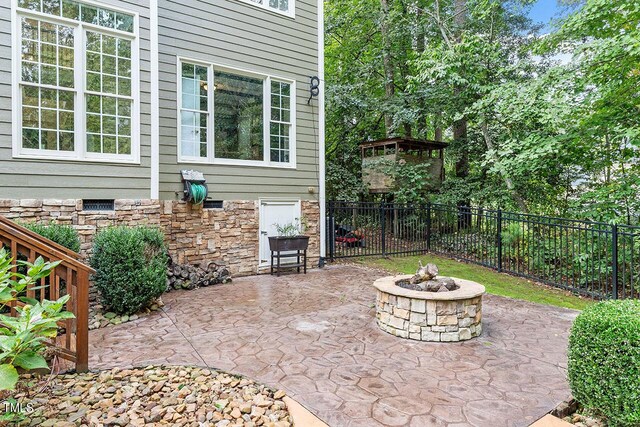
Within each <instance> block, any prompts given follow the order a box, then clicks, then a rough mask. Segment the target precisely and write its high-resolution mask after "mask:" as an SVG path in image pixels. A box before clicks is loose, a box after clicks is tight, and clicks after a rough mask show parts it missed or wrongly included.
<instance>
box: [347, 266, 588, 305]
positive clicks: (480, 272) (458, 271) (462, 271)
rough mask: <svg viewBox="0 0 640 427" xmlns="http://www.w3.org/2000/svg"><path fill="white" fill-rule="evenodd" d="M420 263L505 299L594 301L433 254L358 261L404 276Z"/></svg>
mask: <svg viewBox="0 0 640 427" xmlns="http://www.w3.org/2000/svg"><path fill="white" fill-rule="evenodd" d="M418 260H421V261H422V263H423V264H425V263H427V262H432V263H434V264H436V265H437V266H438V269H439V270H440V274H441V275H443V276H452V277H459V278H460V279H467V280H473V281H474V282H479V283H481V284H482V285H484V286H485V288H486V289H487V293H489V294H493V295H501V296H504V297H509V298H515V299H521V300H525V301H531V302H537V303H539V304H546V305H554V306H557V307H565V308H572V309H574V310H582V309H584V308H586V307H587V306H588V305H590V304H593V303H594V302H595V301H593V300H591V299H588V298H583V297H580V296H577V295H574V294H572V293H570V292H566V291H563V290H561V289H555V288H552V287H550V286H545V285H541V284H538V283H533V282H531V281H529V280H526V279H523V278H519V277H515V276H511V275H508V274H503V273H498V272H496V271H494V270H490V269H488V268H485V267H481V266H478V265H474V264H466V263H464V262H460V261H454V260H452V259H449V258H443V257H439V256H435V255H432V254H426V255H421V256H411V257H406V258H405V257H402V258H368V259H365V258H361V259H358V260H357V262H358V263H361V264H365V265H369V266H372V267H378V268H384V269H385V270H389V271H392V272H397V273H402V274H414V273H415V272H416V268H417V267H418Z"/></svg>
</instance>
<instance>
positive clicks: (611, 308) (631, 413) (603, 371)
mask: <svg viewBox="0 0 640 427" xmlns="http://www.w3.org/2000/svg"><path fill="white" fill-rule="evenodd" d="M569 383H570V385H571V390H572V392H573V395H574V397H575V398H576V400H578V401H579V402H580V403H582V404H583V405H584V406H586V407H588V408H591V409H594V410H596V411H597V412H599V413H601V414H602V415H604V416H605V417H606V418H607V421H608V425H610V426H638V425H640V301H636V300H624V301H605V302H601V303H598V304H595V305H593V306H590V307H588V308H586V309H585V310H584V311H583V312H582V313H581V314H580V315H579V316H578V318H577V319H576V320H575V322H574V324H573V327H572V329H571V334H570V337H569Z"/></svg>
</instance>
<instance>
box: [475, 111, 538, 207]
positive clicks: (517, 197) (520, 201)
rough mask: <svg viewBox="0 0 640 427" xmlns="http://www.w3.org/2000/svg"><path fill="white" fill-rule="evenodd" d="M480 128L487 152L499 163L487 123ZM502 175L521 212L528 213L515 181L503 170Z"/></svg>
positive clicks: (484, 122) (483, 123)
mask: <svg viewBox="0 0 640 427" xmlns="http://www.w3.org/2000/svg"><path fill="white" fill-rule="evenodd" d="M480 127H481V128H482V136H483V137H484V142H485V143H486V144H487V150H489V152H490V153H491V157H492V158H493V161H494V162H496V163H497V162H498V157H497V156H496V152H495V150H494V146H493V140H492V139H491V134H489V125H488V124H487V122H486V121H483V122H482V124H481V125H480ZM500 174H501V175H502V179H503V180H504V184H505V185H506V186H507V189H508V190H509V191H510V192H511V195H512V196H513V198H514V199H515V200H516V203H517V204H518V207H519V208H520V211H521V212H524V213H526V212H527V204H526V203H525V201H524V198H522V196H521V195H520V193H518V190H516V188H515V186H514V185H513V181H512V180H511V178H510V177H509V175H507V173H506V172H505V171H504V170H502V169H501V170H500Z"/></svg>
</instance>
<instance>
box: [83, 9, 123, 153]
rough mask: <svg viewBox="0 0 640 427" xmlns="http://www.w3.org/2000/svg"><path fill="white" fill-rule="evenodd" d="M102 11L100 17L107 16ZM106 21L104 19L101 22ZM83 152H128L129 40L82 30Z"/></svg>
mask: <svg viewBox="0 0 640 427" xmlns="http://www.w3.org/2000/svg"><path fill="white" fill-rule="evenodd" d="M109 16H110V15H108V14H104V16H102V18H101V19H111V18H109ZM105 22H106V21H105ZM85 52H86V53H85V56H86V63H87V70H86V87H87V91H88V92H95V94H89V93H88V94H86V104H85V107H86V112H87V114H86V135H87V147H86V148H87V152H90V153H103V154H122V155H129V154H131V137H132V135H131V109H132V107H133V100H131V99H130V98H128V97H130V96H131V42H130V41H129V40H124V39H122V38H119V37H114V36H109V35H106V34H101V33H96V32H94V31H87V32H86V51H85Z"/></svg>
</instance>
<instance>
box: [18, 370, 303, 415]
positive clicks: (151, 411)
mask: <svg viewBox="0 0 640 427" xmlns="http://www.w3.org/2000/svg"><path fill="white" fill-rule="evenodd" d="M27 377H29V375H27ZM42 380H43V381H42V382H43V383H46V378H43V379H42ZM31 390H32V391H31V392H29V393H31V394H30V395H28V394H27V393H21V394H18V395H16V396H15V398H16V400H17V401H18V402H29V403H30V404H31V405H32V407H33V408H34V411H33V412H31V413H30V414H28V418H26V419H25V420H23V421H22V422H20V423H19V424H18V425H20V426H42V427H71V426H102V425H104V426H107V425H109V426H134V427H136V426H178V427H180V426H193V427H207V426H215V427H237V426H243V427H253V426H266V427H290V426H291V425H292V421H291V417H290V415H289V412H288V411H287V407H286V405H285V403H284V401H283V400H282V399H283V398H284V396H285V393H284V392H283V391H282V390H278V391H276V390H272V389H270V388H268V387H266V386H264V385H262V384H259V383H256V382H254V381H252V380H250V379H247V378H242V377H237V376H234V375H231V374H227V373H224V372H219V371H215V370H212V369H208V368H198V367H187V366H148V367H146V368H136V369H113V370H111V371H102V372H90V373H84V374H65V375H57V376H54V377H52V379H51V381H50V382H49V383H48V384H47V385H45V386H44V390H42V384H41V385H38V386H35V387H32V388H31ZM33 390H35V391H33ZM25 404H26V403H25Z"/></svg>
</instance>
